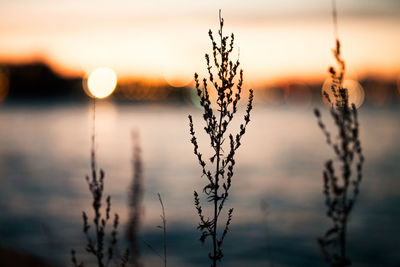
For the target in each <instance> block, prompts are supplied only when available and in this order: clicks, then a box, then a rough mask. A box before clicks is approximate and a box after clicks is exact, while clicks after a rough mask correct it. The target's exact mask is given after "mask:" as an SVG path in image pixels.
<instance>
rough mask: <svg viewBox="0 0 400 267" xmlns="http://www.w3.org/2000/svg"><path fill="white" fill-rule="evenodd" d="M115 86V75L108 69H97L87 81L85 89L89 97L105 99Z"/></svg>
mask: <svg viewBox="0 0 400 267" xmlns="http://www.w3.org/2000/svg"><path fill="white" fill-rule="evenodd" d="M116 86H117V75H116V74H115V72H114V71H113V70H112V69H110V68H97V69H95V70H93V71H92V72H91V73H90V74H89V76H88V79H87V89H88V91H89V93H90V96H91V97H96V98H106V97H107V96H109V95H111V94H112V92H113V91H114V89H115V87H116Z"/></svg>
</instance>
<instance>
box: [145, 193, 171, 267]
mask: <svg viewBox="0 0 400 267" xmlns="http://www.w3.org/2000/svg"><path fill="white" fill-rule="evenodd" d="M157 195H158V200H159V201H160V205H161V211H162V213H161V215H160V218H161V222H162V225H158V226H157V228H160V229H162V230H163V250H164V251H163V252H164V255H163V256H161V254H160V253H158V251H157V250H156V249H155V248H154V247H153V246H152V245H150V244H149V243H147V242H146V241H143V242H144V243H145V244H146V246H148V247H149V248H150V249H151V250H152V251H153V252H154V253H155V254H156V255H157V256H159V257H160V258H161V259H162V260H163V262H164V267H167V218H166V217H165V209H164V203H163V201H162V199H161V195H160V193H157Z"/></svg>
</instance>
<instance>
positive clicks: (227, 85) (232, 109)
mask: <svg viewBox="0 0 400 267" xmlns="http://www.w3.org/2000/svg"><path fill="white" fill-rule="evenodd" d="M219 26H220V28H219V31H218V35H219V37H220V38H219V39H220V40H219V44H218V45H217V43H216V41H215V40H214V37H213V34H212V31H211V30H209V32H208V35H209V37H210V39H211V43H212V48H213V63H214V66H215V68H216V73H217V75H216V76H217V78H216V79H215V78H214V74H213V71H212V68H213V66H212V63H210V56H209V55H208V54H206V55H205V59H206V62H207V70H208V75H209V77H208V80H209V82H210V83H211V84H212V86H213V87H214V89H215V90H216V92H217V100H216V109H215V110H214V109H213V107H212V103H211V100H210V93H209V90H210V89H209V88H208V82H207V79H206V78H204V79H203V83H202V86H201V85H200V81H199V76H198V74H197V73H195V74H194V78H195V82H196V89H197V94H198V96H199V97H200V105H201V106H202V107H203V108H204V112H203V119H204V121H205V123H206V126H205V127H204V130H205V132H206V133H207V135H208V136H209V138H210V145H211V147H212V149H213V150H214V151H213V154H212V155H211V157H210V158H209V163H207V164H206V161H205V160H204V159H203V155H202V154H201V153H200V152H199V146H198V143H197V138H196V135H195V131H194V127H193V119H192V116H190V115H189V127H190V135H191V142H192V143H193V145H194V154H195V155H196V156H197V158H198V160H199V163H200V165H201V168H202V176H205V177H206V178H207V185H206V186H205V187H204V188H203V193H204V194H205V196H206V198H207V201H208V202H211V203H212V204H213V212H212V215H211V217H208V216H206V215H205V214H204V212H203V208H202V205H201V204H200V197H199V194H198V193H197V192H196V191H194V202H195V207H196V210H197V213H198V215H199V217H200V223H199V226H198V229H199V230H200V231H201V237H200V241H201V242H202V243H204V242H205V240H206V238H207V237H211V239H212V243H213V249H212V252H210V253H209V258H210V259H211V261H212V266H213V267H216V266H217V261H220V260H221V259H222V257H223V253H222V245H223V242H224V239H225V236H226V234H227V232H228V229H229V225H230V223H231V220H232V212H233V209H232V208H231V209H229V210H228V215H227V221H226V222H225V224H224V230H223V231H222V233H220V234H219V232H218V219H219V216H220V214H221V211H222V209H223V207H224V204H225V201H226V200H227V198H228V195H229V189H230V188H231V184H232V176H233V167H234V165H235V159H234V157H235V153H236V150H237V149H238V148H239V147H240V145H241V138H242V137H243V135H244V134H245V132H246V126H247V124H248V123H249V122H250V111H251V110H252V108H253V90H252V89H250V90H249V101H248V104H247V109H246V114H245V116H244V122H243V123H242V124H241V125H240V131H239V132H238V133H237V134H235V135H233V134H229V137H228V138H229V141H228V142H229V145H228V146H227V147H225V149H224V146H223V144H224V142H225V140H226V135H227V130H228V125H229V123H230V122H231V121H232V119H233V116H234V114H235V113H236V112H237V104H238V102H239V100H240V97H241V92H242V85H243V70H240V72H239V79H238V82H237V84H236V89H235V82H234V79H235V77H236V75H237V70H238V67H239V64H240V63H239V60H236V62H235V63H234V62H232V61H231V60H230V59H229V56H230V54H231V53H232V51H233V44H234V35H233V34H232V35H231V38H230V41H229V37H228V36H224V35H223V32H222V28H223V26H224V20H223V18H222V17H221V10H220V11H219ZM228 41H229V43H228ZM226 143H227V142H226ZM226 143H225V144H226ZM225 151H227V152H228V153H226V152H225ZM208 165H211V166H208ZM211 168H215V172H214V171H213V172H212V171H211V170H210V169H211ZM221 187H222V188H221ZM221 191H222V192H221Z"/></svg>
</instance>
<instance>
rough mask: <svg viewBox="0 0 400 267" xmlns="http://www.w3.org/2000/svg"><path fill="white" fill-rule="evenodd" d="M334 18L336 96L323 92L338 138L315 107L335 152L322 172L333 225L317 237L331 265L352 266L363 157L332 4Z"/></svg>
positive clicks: (321, 126) (328, 211)
mask: <svg viewBox="0 0 400 267" xmlns="http://www.w3.org/2000/svg"><path fill="white" fill-rule="evenodd" d="M333 4H335V2H333ZM333 17H334V24H335V37H336V48H335V49H334V50H333V53H334V56H335V59H336V61H337V63H338V65H339V67H340V70H339V72H337V71H336V70H335V68H334V67H330V68H329V73H330V74H331V77H332V85H331V91H332V95H333V97H334V99H333V100H332V99H330V96H329V94H328V92H325V91H324V92H323V95H324V97H326V99H327V100H328V102H329V103H330V105H331V115H332V118H333V121H334V123H335V125H336V127H337V129H338V135H337V138H335V139H333V138H332V137H331V134H330V132H329V131H328V130H327V128H326V126H325V124H324V123H323V122H322V119H321V114H320V112H319V110H318V109H315V110H314V113H315V116H316V117H317V119H318V125H319V127H320V128H321V130H322V132H323V133H324V135H325V137H326V142H327V143H328V145H329V146H331V147H332V149H333V151H334V153H335V159H331V160H328V161H327V162H326V163H325V169H324V171H323V180H324V195H325V204H326V206H327V209H328V210H327V216H328V217H329V218H330V219H331V220H332V222H333V226H332V227H331V228H330V229H328V231H327V232H326V233H325V235H324V236H323V237H321V238H319V239H318V242H319V245H320V247H321V250H322V252H323V254H324V256H325V259H326V261H327V263H328V264H330V265H331V266H349V265H351V261H350V259H349V258H348V256H347V252H346V230H347V223H348V219H349V215H350V212H351V210H352V208H353V206H354V203H355V201H356V199H357V196H358V193H359V186H360V182H361V179H362V165H363V162H364V156H363V154H362V149H361V143H360V138H359V123H358V118H357V109H356V107H355V105H354V104H351V105H349V100H348V90H347V89H346V88H344V87H343V77H344V72H345V62H344V60H343V59H342V58H341V56H340V41H339V39H338V37H337V29H336V27H337V26H336V8H335V5H333ZM335 164H337V165H339V166H340V168H341V173H340V174H339V175H338V174H336V173H335ZM354 172H355V173H354Z"/></svg>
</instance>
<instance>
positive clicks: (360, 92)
mask: <svg viewBox="0 0 400 267" xmlns="http://www.w3.org/2000/svg"><path fill="white" fill-rule="evenodd" d="M332 84H333V82H332V78H328V79H326V80H325V82H324V84H323V85H322V90H321V91H322V100H323V101H324V103H325V104H326V105H327V106H328V107H330V106H331V104H330V103H329V101H328V99H327V98H326V96H325V95H324V92H326V93H327V94H328V96H329V99H330V100H331V101H333V102H334V101H335V97H334V95H333V92H332V89H331V86H332ZM343 88H346V89H347V93H348V96H349V99H348V102H349V106H351V105H352V104H354V105H355V107H356V108H357V109H358V108H360V107H361V105H362V104H363V103H364V98H365V92H364V88H363V87H362V86H361V85H360V84H359V83H358V82H357V81H354V80H344V81H343ZM334 103H335V102H334ZM334 107H335V108H337V107H336V105H334Z"/></svg>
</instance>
